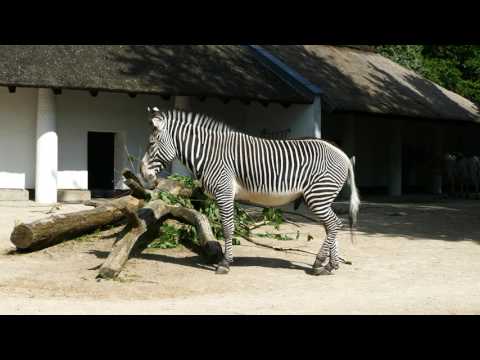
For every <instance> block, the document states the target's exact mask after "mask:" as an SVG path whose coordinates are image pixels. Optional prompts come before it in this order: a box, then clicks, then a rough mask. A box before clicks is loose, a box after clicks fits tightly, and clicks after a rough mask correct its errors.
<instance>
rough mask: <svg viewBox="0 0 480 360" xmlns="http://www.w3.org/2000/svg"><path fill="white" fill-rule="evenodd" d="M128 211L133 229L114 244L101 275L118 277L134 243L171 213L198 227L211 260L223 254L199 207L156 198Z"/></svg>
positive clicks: (206, 252) (206, 253)
mask: <svg viewBox="0 0 480 360" xmlns="http://www.w3.org/2000/svg"><path fill="white" fill-rule="evenodd" d="M126 212H128V214H127V218H129V223H130V226H131V230H130V231H129V232H128V233H127V234H126V235H125V236H124V237H123V238H122V239H120V240H119V241H118V242H117V243H115V245H114V246H113V249H112V252H111V253H110V255H109V256H108V258H107V260H106V261H105V263H104V264H103V265H102V266H101V268H100V270H99V273H98V277H99V278H102V279H114V278H116V277H117V276H118V275H119V274H120V272H121V271H122V269H123V267H124V265H125V263H126V262H127V261H128V259H129V257H130V253H131V252H132V250H133V248H134V247H135V244H136V243H137V242H140V240H141V238H142V236H148V233H151V232H155V227H156V226H158V224H159V223H160V222H161V219H162V218H163V217H165V216H166V215H169V214H170V215H172V216H173V217H175V218H178V219H180V220H183V221H185V222H186V223H188V224H190V225H194V226H195V227H196V228H197V231H198V235H199V242H200V247H201V248H202V250H203V251H204V253H205V255H207V257H208V258H209V260H210V261H212V262H216V261H217V260H219V259H220V257H221V255H222V249H221V246H220V244H219V243H218V242H217V241H216V239H215V236H214V235H213V232H212V229H211V227H210V223H209V222H208V218H207V217H206V216H205V215H203V214H201V213H199V212H197V211H196V210H193V209H187V208H183V207H178V206H171V205H168V204H166V203H165V202H163V201H162V200H155V201H152V202H151V203H149V204H148V205H147V206H146V207H144V208H142V209H140V210H139V211H138V213H137V214H136V213H135V212H132V211H130V210H126Z"/></svg>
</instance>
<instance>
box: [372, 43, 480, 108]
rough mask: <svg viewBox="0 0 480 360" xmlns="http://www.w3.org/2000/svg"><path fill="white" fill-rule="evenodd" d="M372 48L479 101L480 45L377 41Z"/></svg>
mask: <svg viewBox="0 0 480 360" xmlns="http://www.w3.org/2000/svg"><path fill="white" fill-rule="evenodd" d="M375 48H376V50H377V51H378V52H379V53H380V54H382V55H384V56H386V57H388V58H390V59H392V60H393V61H395V62H397V63H399V64H400V65H403V66H405V67H407V68H409V69H411V70H413V71H415V72H417V73H419V74H421V75H423V76H424V77H426V78H427V79H429V80H431V81H434V82H436V83H437V84H439V85H441V86H443V87H445V88H447V89H449V90H451V91H454V92H456V93H458V94H460V95H462V96H464V97H466V98H467V99H469V100H471V101H473V102H474V103H476V104H480V45H377V46H375Z"/></svg>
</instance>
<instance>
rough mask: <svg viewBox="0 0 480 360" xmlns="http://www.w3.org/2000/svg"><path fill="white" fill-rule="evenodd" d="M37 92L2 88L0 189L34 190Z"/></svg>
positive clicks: (0, 88)
mask: <svg viewBox="0 0 480 360" xmlns="http://www.w3.org/2000/svg"><path fill="white" fill-rule="evenodd" d="M36 112H37V90H36V89H26V88H17V91H16V92H15V93H12V94H11V93H9V92H8V88H6V87H0V189H32V188H34V187H35V139H36V125H35V122H36Z"/></svg>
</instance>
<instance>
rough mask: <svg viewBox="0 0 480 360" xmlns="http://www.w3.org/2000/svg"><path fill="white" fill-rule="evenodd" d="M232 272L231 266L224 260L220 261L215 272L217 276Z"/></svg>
mask: <svg viewBox="0 0 480 360" xmlns="http://www.w3.org/2000/svg"><path fill="white" fill-rule="evenodd" d="M229 272H230V265H229V264H228V262H227V261H226V260H225V259H223V260H222V261H220V262H219V263H218V265H217V270H216V271H215V274H217V275H226V274H228V273H229Z"/></svg>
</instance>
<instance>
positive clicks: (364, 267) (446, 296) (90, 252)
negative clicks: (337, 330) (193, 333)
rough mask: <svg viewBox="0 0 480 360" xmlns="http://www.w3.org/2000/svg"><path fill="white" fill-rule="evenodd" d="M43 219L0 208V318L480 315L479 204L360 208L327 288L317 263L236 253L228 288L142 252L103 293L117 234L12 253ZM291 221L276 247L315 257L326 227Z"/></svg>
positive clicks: (194, 260)
mask: <svg viewBox="0 0 480 360" xmlns="http://www.w3.org/2000/svg"><path fill="white" fill-rule="evenodd" d="M83 208H85V207H83V206H81V205H63V206H62V208H61V210H60V212H70V211H76V210H79V209H83ZM48 210H49V208H48V207H40V206H36V205H35V204H33V203H7V202H3V203H0V314H480V201H474V200H471V201H446V200H445V201H438V202H436V203H428V204H418V203H415V204H414V203H403V204H390V203H380V202H366V203H364V205H363V207H362V209H361V217H360V224H359V227H358V229H357V231H356V233H355V242H354V243H353V244H352V243H351V242H350V235H349V232H348V230H347V229H345V230H343V231H341V232H340V234H339V243H340V250H341V255H342V256H343V257H344V258H346V259H348V260H351V261H352V262H353V265H352V266H348V265H342V266H341V268H340V270H339V271H338V272H336V274H335V275H332V276H321V277H314V276H311V275H309V274H308V270H309V269H310V266H311V264H312V263H313V261H314V256H313V255H308V254H302V253H293V252H288V253H286V252H277V251H274V250H270V249H265V248H261V247H258V246H255V245H253V244H251V243H248V242H247V241H242V244H241V245H240V246H236V247H235V249H234V251H235V255H236V262H235V265H234V267H233V268H232V271H231V273H230V274H229V275H227V276H218V275H215V274H214V272H213V267H211V266H209V265H206V264H205V262H204V261H203V259H202V258H201V257H199V256H197V255H196V254H194V253H192V252H190V251H189V250H188V249H185V248H179V249H174V250H148V251H145V252H144V253H143V254H141V255H140V256H139V257H136V258H133V259H131V260H130V261H129V262H128V264H127V267H126V269H125V271H124V272H123V273H122V275H121V277H120V279H119V280H117V281H100V282H97V281H96V280H95V276H96V275H97V271H96V270H89V269H92V268H94V267H96V266H98V265H100V264H101V263H102V261H103V260H104V259H105V257H106V256H107V255H108V252H109V250H110V249H111V245H112V243H113V241H114V239H115V231H114V230H112V231H110V232H106V233H102V234H97V235H96V237H93V238H82V239H79V240H75V241H69V242H66V243H63V244H60V245H57V246H55V247H52V248H49V249H46V250H43V251H40V252H37V253H32V254H23V255H20V254H12V253H11V250H12V245H11V244H10V242H9V235H10V233H11V231H12V229H13V227H14V225H15V223H16V221H30V220H34V219H38V218H41V217H45V216H47V215H46V214H45V212H46V211H48ZM296 219H297V220H298V225H300V228H298V229H299V230H300V231H301V233H302V236H301V237H300V239H299V240H298V241H282V242H279V241H277V242H276V244H277V245H281V246H288V247H295V248H300V249H303V250H307V251H311V252H313V253H316V252H317V251H318V249H319V247H320V244H321V241H322V239H323V237H324V230H323V227H322V226H320V225H317V224H314V223H310V222H308V220H304V219H301V218H296ZM296 231H297V227H295V226H293V225H285V226H282V232H296ZM308 233H310V234H312V235H313V236H314V240H312V241H310V242H307V241H306V235H307V234H308Z"/></svg>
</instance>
